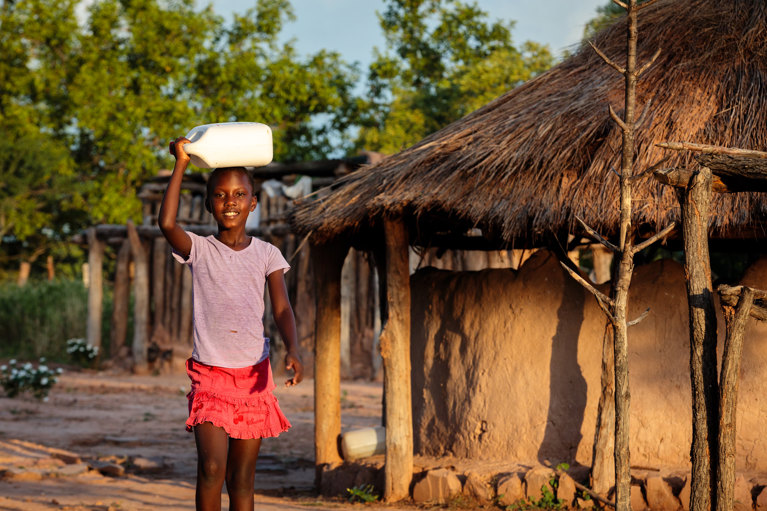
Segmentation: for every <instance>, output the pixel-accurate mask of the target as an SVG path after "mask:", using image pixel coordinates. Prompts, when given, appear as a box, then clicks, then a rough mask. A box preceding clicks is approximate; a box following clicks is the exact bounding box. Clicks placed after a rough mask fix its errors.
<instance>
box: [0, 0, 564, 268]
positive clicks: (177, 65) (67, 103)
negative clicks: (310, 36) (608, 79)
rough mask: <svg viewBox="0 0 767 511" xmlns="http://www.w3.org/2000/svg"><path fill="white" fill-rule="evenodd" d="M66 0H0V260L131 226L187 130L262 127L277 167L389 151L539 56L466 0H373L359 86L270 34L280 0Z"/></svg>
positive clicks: (283, 2) (322, 58)
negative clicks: (142, 192) (247, 3)
mask: <svg viewBox="0 0 767 511" xmlns="http://www.w3.org/2000/svg"><path fill="white" fill-rule="evenodd" d="M80 1H81V0H55V1H54V0H15V1H14V0H0V183H1V184H2V185H3V186H2V188H0V236H1V238H0V239H2V246H1V247H0V267H3V266H4V265H7V264H8V263H14V264H15V263H17V262H18V260H20V259H23V260H27V261H30V260H34V259H35V258H36V257H38V255H41V254H43V253H48V254H51V253H57V254H60V255H66V254H67V253H71V250H72V245H71V244H68V243H67V240H68V239H69V238H70V237H71V235H72V234H75V233H77V232H79V231H80V230H81V229H82V228H84V227H87V226H90V225H94V224H98V223H124V222H125V221H126V220H127V219H128V218H132V219H133V220H134V221H140V215H141V212H140V209H141V208H140V202H139V200H138V198H137V197H136V191H137V189H138V188H139V187H140V185H141V184H143V183H144V182H145V181H146V180H147V179H148V178H150V177H151V176H153V175H155V173H156V172H157V171H158V170H159V169H161V168H167V167H168V166H169V165H170V164H171V163H172V160H171V158H170V156H169V155H168V154H167V143H168V141H169V140H171V139H172V138H174V137H176V136H178V135H181V134H184V133H186V132H187V131H188V130H189V129H190V128H191V127H193V126H196V125H199V124H206V123H213V122H226V121H260V122H265V123H268V124H270V125H271V126H272V127H273V134H274V139H275V159H276V160H278V161H283V162H291V161H299V160H310V159H319V158H324V157H328V156H329V155H338V154H343V153H348V152H352V151H354V150H358V149H369V150H378V151H383V152H387V153H391V152H395V151H397V150H400V149H402V148H404V147H406V146H408V145H411V144H413V143H415V142H417V141H418V140H420V139H421V138H423V137H425V136H426V135H428V134H429V133H431V132H433V131H436V130H438V129H440V128H442V127H444V126H445V125H447V124H448V123H450V122H452V121H454V120H456V119H458V118H460V117H461V116H463V115H465V114H467V113H468V112H470V111H472V110H474V109H476V108H478V107H479V106H481V105H482V104H484V103H486V102H488V101H490V100H492V99H494V98H495V97H497V96H499V95H501V94H502V93H504V92H506V91H507V90H509V89H510V88H513V87H515V86H517V85H518V84H520V83H522V82H524V81H525V80H527V79H529V78H530V77H532V76H534V75H536V74H537V73H539V72H541V71H543V70H545V69H546V68H548V67H549V66H550V65H551V64H552V63H553V57H552V56H551V53H550V52H549V49H548V48H547V47H546V46H541V45H538V44H536V43H531V42H526V43H524V44H523V45H521V46H515V45H514V44H512V39H511V30H512V28H513V24H512V23H511V22H502V21H490V20H488V17H487V14H486V13H485V12H484V11H482V10H480V9H479V8H478V7H477V5H476V4H473V3H463V2H461V1H459V0H387V2H386V4H385V9H384V10H383V12H382V13H380V14H379V19H380V24H381V27H382V29H383V31H384V35H385V37H386V41H387V44H386V49H385V51H376V53H375V59H374V62H373V64H372V65H371V66H370V69H369V75H368V79H367V85H368V91H367V93H366V94H364V95H360V93H359V92H357V91H358V89H357V88H356V87H357V86H358V82H359V80H360V76H359V75H360V72H359V70H358V67H357V64H349V63H347V62H345V61H344V60H343V59H342V58H341V57H340V55H339V54H337V53H334V52H329V51H326V50H322V49H318V50H317V51H316V52H314V53H312V54H310V55H299V54H298V53H297V51H296V49H295V47H294V42H293V41H289V42H287V43H285V42H281V39H280V34H281V32H282V30H283V28H284V26H285V24H286V23H288V22H290V21H291V20H292V19H293V12H292V8H291V5H290V3H289V0H257V1H255V2H254V6H253V8H251V9H250V10H248V11H246V12H244V13H242V14H238V15H235V16H234V17H233V18H232V19H231V20H228V21H227V20H225V19H224V18H223V17H221V16H219V15H217V14H216V13H215V12H214V11H213V8H212V6H207V7H204V8H197V7H195V4H194V0H94V1H93V2H83V3H82V4H81V3H80ZM86 5H87V7H86ZM75 255H76V256H79V255H80V253H79V252H77V251H75Z"/></svg>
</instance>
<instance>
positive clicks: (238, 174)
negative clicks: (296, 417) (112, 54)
mask: <svg viewBox="0 0 767 511" xmlns="http://www.w3.org/2000/svg"><path fill="white" fill-rule="evenodd" d="M188 142H189V140H187V139H186V138H183V137H181V138H178V139H176V140H175V141H174V142H172V143H171V147H170V151H171V154H173V155H174V156H175V157H176V164H175V166H174V168H173V174H172V175H171V178H170V182H169V183H168V188H167V189H166V191H165V196H164V197H163V201H162V205H161V206H160V213H159V218H158V223H159V225H160V229H161V230H162V233H163V235H164V236H165V238H166V239H167V240H168V242H169V243H170V245H171V247H172V248H173V256H174V257H175V258H176V259H177V260H178V261H180V262H182V263H184V264H188V265H189V266H190V268H191V270H192V282H193V289H194V293H193V297H194V298H193V311H194V349H193V352H192V357H191V358H190V359H189V360H187V374H188V375H189V378H190V379H191V381H192V390H191V392H190V393H189V395H188V398H189V419H188V420H187V421H186V425H187V429H189V430H193V431H194V438H195V442H196V444H197V487H196V494H195V503H196V506H197V509H198V510H220V509H221V489H222V487H223V485H224V483H226V489H227V492H228V493H229V501H230V509H232V510H246V509H247V510H252V509H253V483H254V476H255V470H256V459H257V458H258V450H259V448H260V446H261V438H262V437H274V436H277V435H279V434H280V433H282V432H283V431H286V430H287V429H288V428H289V427H290V423H289V422H288V420H287V419H286V418H285V416H284V415H283V414H282V412H281V411H280V408H279V406H278V404H277V399H276V397H275V396H274V394H273V393H272V390H273V389H274V382H273V381H272V373H271V366H270V364H269V340H268V339H265V338H264V332H263V324H262V321H261V318H262V317H263V314H264V284H265V282H266V284H267V285H268V286H269V297H270V298H271V302H272V309H273V311H274V319H275V321H276V323H277V327H278V329H279V331H280V335H281V336H282V339H283V340H284V342H285V344H286V346H287V350H288V354H287V356H286V357H285V367H286V369H288V370H292V371H293V372H294V373H293V377H292V378H290V379H288V380H287V381H286V382H285V385H286V386H292V385H296V384H298V383H299V382H300V381H301V380H302V378H303V366H302V363H301V357H300V355H299V351H298V343H297V340H296V324H295V318H294V316H293V310H292V308H291V306H290V302H289V301H288V293H287V289H286V287H285V279H284V278H283V273H284V272H285V271H286V270H288V269H289V268H290V266H289V265H288V263H287V262H286V261H285V259H284V258H283V257H282V254H280V252H279V250H277V248H276V247H274V246H273V245H270V244H269V243H266V242H263V241H261V240H259V239H256V238H252V237H250V236H248V235H247V234H246V232H245V222H246V220H247V218H248V214H249V213H250V212H251V211H253V210H254V209H255V208H256V198H255V196H254V194H253V191H254V190H253V189H254V184H253V180H252V178H251V176H250V175H249V174H248V173H247V172H246V171H245V169H244V168H241V167H240V168H225V169H216V170H214V171H213V172H212V173H211V175H210V177H209V179H208V184H207V194H206V198H205V207H206V209H207V210H208V211H209V212H211V213H212V214H213V218H214V219H215V220H216V224H218V234H216V235H215V236H208V237H201V236H197V235H195V234H193V233H190V232H186V231H184V230H183V229H182V228H181V227H180V226H179V225H178V224H177V223H176V215H177V212H178V202H179V194H180V190H181V180H182V177H183V175H184V171H185V170H186V167H187V165H188V164H189V155H187V154H186V152H185V151H184V145H185V144H186V143H188Z"/></svg>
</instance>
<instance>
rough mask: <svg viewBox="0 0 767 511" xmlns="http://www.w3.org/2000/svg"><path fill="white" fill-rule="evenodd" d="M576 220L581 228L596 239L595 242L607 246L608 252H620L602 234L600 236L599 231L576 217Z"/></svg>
mask: <svg viewBox="0 0 767 511" xmlns="http://www.w3.org/2000/svg"><path fill="white" fill-rule="evenodd" d="M575 219H576V220H578V223H579V224H581V226H582V227H583V228H584V229H585V230H586V232H587V233H589V234H590V235H591V236H593V237H594V239H595V240H597V241H598V242H599V243H601V244H602V245H604V246H605V248H607V249H608V250H611V251H612V252H613V253H617V252H618V247H616V246H615V245H613V244H612V243H610V242H609V241H607V239H606V238H604V237H603V236H602V235H601V234H599V233H598V232H597V231H595V230H594V229H592V228H591V227H589V226H588V225H587V224H586V222H584V221H583V219H582V218H581V217H580V216H578V215H576V216H575Z"/></svg>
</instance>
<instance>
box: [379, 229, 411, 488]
mask: <svg viewBox="0 0 767 511" xmlns="http://www.w3.org/2000/svg"><path fill="white" fill-rule="evenodd" d="M384 233H385V239H386V300H387V303H388V307H387V309H388V317H387V318H386V324H385V325H384V328H383V331H382V332H381V340H380V346H381V356H382V358H383V365H384V394H385V400H386V464H385V466H384V499H385V500H386V501H388V502H393V501H398V500H402V499H405V498H407V497H408V496H409V494H410V481H411V479H412V477H413V416H412V415H413V414H412V408H411V406H412V405H411V395H410V267H409V263H408V246H409V240H408V232H407V228H406V227H405V224H404V222H403V221H402V219H396V220H391V219H384Z"/></svg>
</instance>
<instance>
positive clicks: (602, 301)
mask: <svg viewBox="0 0 767 511" xmlns="http://www.w3.org/2000/svg"><path fill="white" fill-rule="evenodd" d="M559 264H561V265H562V268H564V269H565V270H567V273H569V274H570V276H571V277H572V278H574V279H575V280H576V281H577V282H578V283H579V284H580V285H581V286H583V287H585V288H586V290H587V291H588V292H589V293H591V294H592V295H594V298H596V299H597V304H599V307H600V308H601V309H602V312H604V313H605V314H606V315H607V317H608V318H609V319H610V321H613V319H614V317H613V313H612V311H611V310H610V309H609V308H608V307H607V306H608V305H609V306H610V307H612V305H613V300H612V298H610V297H608V296H606V295H605V294H604V293H602V292H601V291H599V290H598V289H597V288H595V287H594V286H592V285H591V284H590V283H589V282H588V281H587V280H586V279H584V278H583V277H581V276H580V275H578V273H577V272H575V271H574V270H573V269H572V268H570V267H568V266H567V265H566V264H565V263H563V262H562V261H560V262H559Z"/></svg>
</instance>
